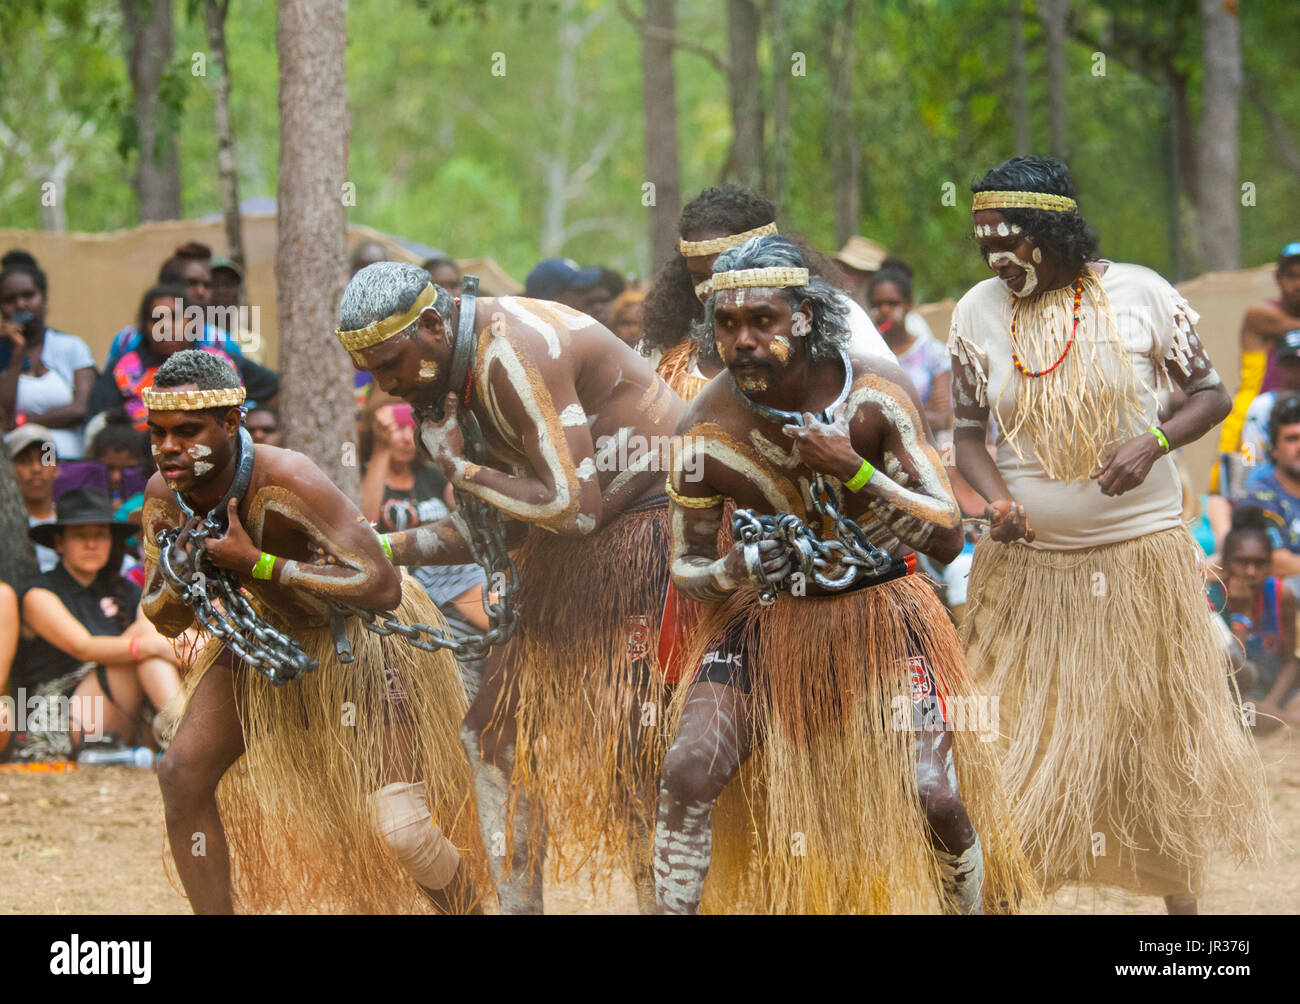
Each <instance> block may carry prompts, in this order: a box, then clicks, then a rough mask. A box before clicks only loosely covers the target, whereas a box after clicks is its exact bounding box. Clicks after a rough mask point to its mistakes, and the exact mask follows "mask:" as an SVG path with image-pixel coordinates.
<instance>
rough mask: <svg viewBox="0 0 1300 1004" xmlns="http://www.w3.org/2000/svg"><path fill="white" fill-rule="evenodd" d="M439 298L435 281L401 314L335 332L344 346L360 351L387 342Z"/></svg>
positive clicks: (353, 350) (350, 349) (349, 349)
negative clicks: (351, 329)
mask: <svg viewBox="0 0 1300 1004" xmlns="http://www.w3.org/2000/svg"><path fill="white" fill-rule="evenodd" d="M437 299H438V287H436V286H435V285H434V284H433V283H429V285H427V286H425V287H424V291H423V292H422V293H421V294H420V295H419V296H417V297H416V298H415V302H414V303H413V304H411V307H410V309H409V310H405V311H403V312H402V313H400V314H390V315H389V316H387V317H381V318H380V319H379V320H377V321H372V322H371V323H370V324H367V325H366V326H365V327H364V328H357V329H356V330H355V331H344V330H342V329H341V328H338V329H335V331H334V334H335V335H337V336H338V340H339V341H340V342H342V343H343V347H344V348H345V349H347V350H348V351H349V352H360V351H361V350H362V349H368V348H370V346H372V345H378V344H379V343H380V342H386V341H388V339H390V338H392V337H393V336H394V335H395V334H397V333H398V332H399V331H405V330H406V329H407V328H409V327H410V326H411V322H412V321H414V320H415V319H416V318H417V317H419V316H420V314H421V313H422V312H423V311H424V309H425V308H426V307H432V306H433V303H434V301H435V300H437Z"/></svg>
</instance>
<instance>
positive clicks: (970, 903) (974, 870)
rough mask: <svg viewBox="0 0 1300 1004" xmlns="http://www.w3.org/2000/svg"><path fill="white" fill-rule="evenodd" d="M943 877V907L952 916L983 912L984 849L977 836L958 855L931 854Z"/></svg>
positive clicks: (940, 852) (941, 852)
mask: <svg viewBox="0 0 1300 1004" xmlns="http://www.w3.org/2000/svg"><path fill="white" fill-rule="evenodd" d="M935 857H937V858H938V859H939V867H940V871H941V874H942V878H943V896H944V900H945V903H944V907H945V909H947V910H948V911H949V912H951V913H956V914H965V915H969V914H982V913H983V912H984V848H983V847H982V846H981V844H980V837H979V834H978V833H977V834H975V842H974V843H973V844H971V845H970V847H968V848H966V850H964V851H962V852H961V853H960V854H947V853H945V852H944V851H935Z"/></svg>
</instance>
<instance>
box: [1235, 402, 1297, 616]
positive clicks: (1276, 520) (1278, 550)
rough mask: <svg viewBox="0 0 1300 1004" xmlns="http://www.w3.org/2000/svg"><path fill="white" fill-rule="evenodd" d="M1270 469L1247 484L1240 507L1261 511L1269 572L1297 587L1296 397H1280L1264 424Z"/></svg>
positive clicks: (1293, 587)
mask: <svg viewBox="0 0 1300 1004" xmlns="http://www.w3.org/2000/svg"><path fill="white" fill-rule="evenodd" d="M1268 442H1269V447H1268V452H1269V457H1270V459H1271V460H1272V461H1273V470H1272V472H1271V473H1269V474H1268V475H1266V476H1264V477H1261V478H1259V479H1258V480H1256V481H1254V483H1253V484H1251V485H1249V486H1248V487H1247V489H1246V492H1245V494H1244V495H1243V496H1242V498H1241V502H1240V503H1239V504H1240V505H1243V506H1254V507H1256V508H1258V509H1261V510H1263V512H1264V515H1265V516H1266V517H1267V519H1268V521H1269V524H1270V526H1269V536H1270V537H1271V538H1272V541H1273V548H1274V550H1273V560H1272V571H1273V574H1274V575H1277V576H1280V577H1282V578H1284V579H1286V580H1287V585H1288V586H1289V587H1290V588H1291V592H1292V593H1293V594H1294V593H1297V591H1298V588H1297V587H1300V396H1293V397H1284V398H1281V399H1280V400H1279V401H1278V402H1277V403H1276V404H1275V405H1274V406H1273V412H1272V415H1271V416H1270V417H1269V422H1268Z"/></svg>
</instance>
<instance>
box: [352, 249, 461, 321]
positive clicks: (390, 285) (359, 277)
mask: <svg viewBox="0 0 1300 1004" xmlns="http://www.w3.org/2000/svg"><path fill="white" fill-rule="evenodd" d="M432 281H433V279H432V278H431V277H430V275H429V273H428V272H426V271H425V270H424V269H422V268H420V266H418V265H411V264H408V263H407V262H401V261H377V262H375V263H374V264H373V265H367V266H366V267H365V268H363V269H362V270H361V271H360V272H358V273H357V274H356V275H354V276H353V277H352V281H351V282H349V283H348V285H347V288H346V289H345V290H343V298H342V299H341V300H340V301H339V328H340V329H341V330H343V331H356V330H357V329H358V328H364V327H366V325H368V324H373V323H374V322H375V321H378V320H381V319H382V318H385V317H391V316H392V315H393V314H400V313H402V312H403V311H406V310H410V309H411V306H412V304H414V303H415V300H416V298H417V297H418V296H419V295H420V294H421V293H422V292H423V291H424V287H425V286H427V285H429V283H430V282H432ZM434 288H435V289H437V291H438V297H437V299H436V300H434V302H433V309H434V310H436V311H437V312H438V314H439V315H440V316H441V317H442V321H443V323H444V324H446V325H449V326H450V324H451V305H452V298H451V294H450V293H448V292H447V291H446V290H445V289H443V288H442V287H441V286H435V287H434ZM419 325H420V321H419V319H418V318H417V319H416V320H414V321H412V322H411V324H410V325H409V326H408V327H407V328H405V329H403V330H402V331H401V332H399V334H402V335H406V336H407V337H408V338H411V337H414V336H415V333H416V331H417V330H419Z"/></svg>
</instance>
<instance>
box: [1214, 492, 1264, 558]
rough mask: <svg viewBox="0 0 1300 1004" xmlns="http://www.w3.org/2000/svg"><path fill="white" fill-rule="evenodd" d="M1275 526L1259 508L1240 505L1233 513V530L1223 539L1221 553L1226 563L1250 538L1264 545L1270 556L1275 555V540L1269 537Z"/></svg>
mask: <svg viewBox="0 0 1300 1004" xmlns="http://www.w3.org/2000/svg"><path fill="white" fill-rule="evenodd" d="M1272 525H1273V524H1272V522H1270V520H1269V518H1268V516H1266V515H1265V514H1264V510H1263V509H1260V508H1259V507H1258V506H1252V505H1239V506H1237V508H1236V509H1235V510H1233V513H1232V529H1231V530H1229V531H1228V532H1227V534H1226V535H1225V536H1224V538H1223V544H1222V545H1221V547H1220V551H1221V552H1222V553H1223V560H1224V561H1225V562H1228V561H1231V560H1232V558H1233V556H1234V555H1236V553H1237V547H1238V545H1240V544H1241V542H1242V541H1243V540H1245V539H1247V538H1248V537H1254V538H1255V539H1257V540H1260V541H1262V542H1263V544H1264V549H1265V551H1266V552H1267V553H1268V554H1270V555H1271V554H1272V553H1273V538H1272V537H1270V536H1269V535H1268V531H1269V527H1271V526H1272Z"/></svg>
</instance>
